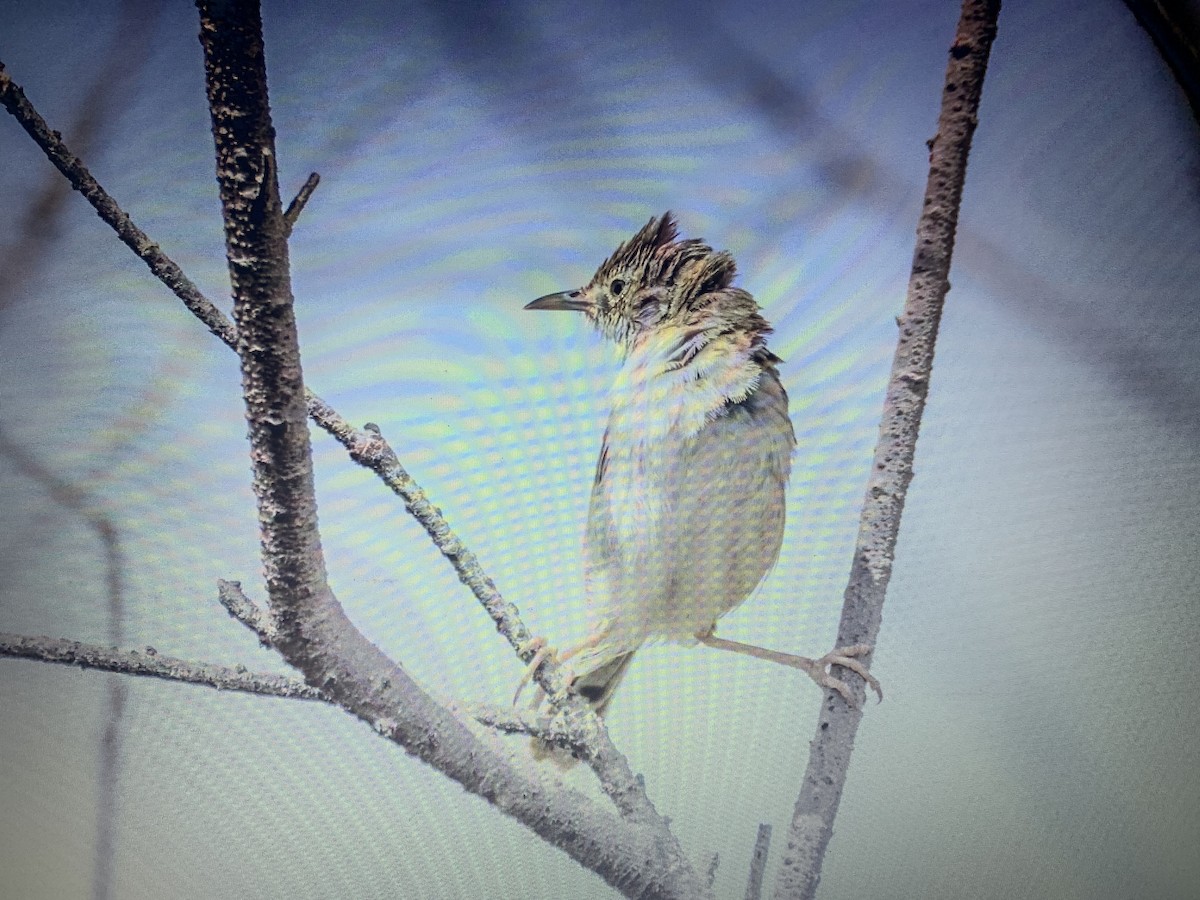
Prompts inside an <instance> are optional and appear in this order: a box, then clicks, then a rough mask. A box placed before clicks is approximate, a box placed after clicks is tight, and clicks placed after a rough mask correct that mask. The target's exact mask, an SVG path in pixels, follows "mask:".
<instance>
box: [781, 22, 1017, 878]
mask: <svg viewBox="0 0 1200 900" xmlns="http://www.w3.org/2000/svg"><path fill="white" fill-rule="evenodd" d="M999 13H1000V3H999V0H964V2H963V7H962V16H961V18H960V20H959V23H958V31H957V34H956V36H955V40H954V44H953V46H952V47H951V48H950V61H949V65H948V66H947V69H946V83H945V88H944V90H943V93H942V106H941V113H940V115H939V117H938V130H937V134H936V135H935V136H934V138H933V140H932V141H930V144H929V151H930V152H929V179H928V182H927V184H926V187H925V204H924V210H923V212H922V214H921V218H920V220H919V221H918V223H917V246H916V251H915V253H914V254H913V265H912V276H911V278H910V280H909V284H908V297H907V300H906V301H905V306H904V313H903V315H902V316H901V317H900V318H899V319H898V320H897V323H898V324H899V326H900V340H899V343H898V344H897V347H896V354H895V357H894V359H893V361H892V371H891V375H890V377H889V379H888V386H887V394H886V397H885V400H884V409H883V419H882V421H881V423H880V426H879V441H878V443H877V444H876V447H875V458H874V463H873V466H872V473H871V477H870V479H869V481H868V484H867V493H866V499H865V500H864V502H863V509H862V516H861V520H860V525H859V532H858V541H857V544H856V546H855V548H854V561H853V564H852V567H851V571H850V583H849V585H848V587H847V588H846V595H845V603H844V605H843V607H842V619H841V623H840V625H839V627H838V640H837V643H838V646H846V645H850V644H870V645H872V646H874V644H875V640H876V637H877V636H878V634H879V625H880V621H881V618H882V612H883V601H884V596H885V594H886V591H887V585H888V580H889V579H890V577H891V572H892V559H893V556H894V553H895V549H896V538H897V535H898V534H899V529H900V515H901V513H902V511H903V509H904V497H905V494H906V492H907V490H908V485H909V482H910V481H911V480H912V474H913V469H912V463H913V456H914V453H915V451H916V444H917V432H918V429H919V427H920V423H921V413H922V412H923V410H924V408H925V398H926V395H927V394H928V392H929V380H930V375H931V373H932V370H933V351H934V343H935V341H936V339H937V331H938V324H939V323H940V321H941V314H942V305H943V302H944V300H945V297H946V293H947V291H949V289H950V282H949V275H950V258H951V254H952V251H953V249H954V232H955V228H956V227H957V224H958V210H959V205H960V203H961V200H962V191H963V183H964V180H965V178H966V168H967V157H968V154H969V152H970V148H971V136H972V134H973V133H974V131H975V125H976V123H977V122H978V113H979V100H980V97H981V95H982V92H983V78H984V74H985V72H986V71H987V61H988V55H989V53H990V52H991V47H992V41H993V40H994V39H995V36H996V22H997V19H998V17H999ZM836 668H837V669H838V673H839V674H838V676H837V677H839V678H841V679H842V680H844V681H846V682H847V683H848V684H849V685H850V687H851V690H852V691H853V692H854V696H855V698H856V699H857V701H858V706H857V707H855V706H854V705H852V704H848V703H846V701H845V700H844V699H842V697H840V696H839V695H838V694H836V693H835V692H834V691H832V690H827V691H826V692H825V696H824V698H823V699H822V704H821V715H820V718H819V721H818V724H817V730H816V736H815V737H814V738H813V741H812V743H811V745H810V754H809V759H808V768H807V770H806V772H805V774H804V781H803V783H802V785H801V789H800V796H799V798H798V799H797V800H796V807H795V811H794V812H793V815H792V821H791V827H790V828H789V830H788V841H787V850H786V851H785V853H784V858H783V865H782V868H781V869H780V871H779V875H778V878H777V880H776V883H775V893H774V896H775V898H776V900H784V898H789V900H790V898H806V900H807V898H811V897H813V896H815V894H816V889H817V884H818V883H819V881H820V877H821V862H822V860H823V858H824V855H825V848H826V847H827V846H828V845H829V839H830V836H831V835H832V832H833V820H834V817H835V816H836V815H837V809H838V804H839V802H840V801H841V796H842V788H843V786H844V785H845V782H846V773H847V770H848V768H849V765H850V751H851V748H852V747H853V744H854V736H855V734H856V733H857V731H858V725H859V722H860V721H861V719H862V709H861V707H862V701H863V699H864V694H865V690H864V684H863V680H862V679H861V678H860V677H859V676H857V675H855V674H853V673H851V672H850V671H848V670H846V669H844V668H841V667H836Z"/></svg>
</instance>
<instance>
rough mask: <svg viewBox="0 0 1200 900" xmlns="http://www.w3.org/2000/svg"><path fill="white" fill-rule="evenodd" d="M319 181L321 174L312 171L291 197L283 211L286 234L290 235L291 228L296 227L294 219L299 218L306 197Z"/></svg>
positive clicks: (311, 192)
mask: <svg viewBox="0 0 1200 900" xmlns="http://www.w3.org/2000/svg"><path fill="white" fill-rule="evenodd" d="M320 183H321V176H320V175H318V174H317V173H316V172H313V173H312V174H311V175H309V176H308V178H307V179H306V180H305V182H304V184H303V185H302V186H301V188H300V190H299V192H298V193H297V194H296V196H295V197H293V198H292V202H291V203H289V204H288V208H287V210H285V211H284V214H283V221H284V224H285V225H287V236H288V237H291V236H292V229H293V228H295V227H296V220H297V219H298V218H300V213H302V212H304V207H305V206H307V205H308V198H309V197H311V196H312V195H313V191H315V190H316V189H317V185H318V184H320Z"/></svg>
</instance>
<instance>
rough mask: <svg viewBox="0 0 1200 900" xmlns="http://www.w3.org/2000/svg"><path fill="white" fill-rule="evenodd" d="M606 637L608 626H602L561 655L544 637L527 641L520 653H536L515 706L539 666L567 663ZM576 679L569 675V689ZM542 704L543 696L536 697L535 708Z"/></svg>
mask: <svg viewBox="0 0 1200 900" xmlns="http://www.w3.org/2000/svg"><path fill="white" fill-rule="evenodd" d="M606 637H608V628H607V626H606V625H602V626H601V627H600V628H598V629H596V630H595V631H593V632H592V633H591V634H589V635H588V636H587V637H586V638H584V639H583V640H582V641H580V642H579V643H578V644H576V645H575V646H574V647H571V648H569V649H567V650H564V651H563V652H562V653H559V652H558V651H557V650H555V649H554V648H553V647H550V646H548V645H547V644H546V639H545V638H544V637H535V638H532V639H531V640H529V641H526V642H525V643H524V644H522V645H521V647H520V648H519V650H520V652H522V653H524V652H526V651H529V650H534V651H536V652H535V653H534V654H533V659H531V660H530V661H529V665H527V666H526V667H525V674H524V675H522V676H521V681H520V682H519V683H518V684H517V692H516V693H515V694H513V706H516V705H517V701H518V700H519V699H521V692H522V691H524V690H525V685H527V684H529V682H530V680H531V679H532V678H533V675H534V673H535V672H537V670H538V666H540V665H541V664H542V663H544V662H545V661H546V660H547V659H553V660H554V661H555V662H557V663H559V664H562V663H565V662H566V661H567V660H568V659H570V658H571V657H572V656H575V655H576V654H578V653H581V652H582V651H584V650H590V649H591V648H593V647H595V646H597V645H599V644H600V642H601V641H603V640H604V639H605V638H606ZM575 677H576V676H575V673H574V672H568V673H567V686H568V687H569V686H570V685H571V684H573V683H574V681H575ZM541 702H542V698H541V696H538V697H535V698H534V703H533V706H534V707H535V708H536V707H538V706H540V705H541Z"/></svg>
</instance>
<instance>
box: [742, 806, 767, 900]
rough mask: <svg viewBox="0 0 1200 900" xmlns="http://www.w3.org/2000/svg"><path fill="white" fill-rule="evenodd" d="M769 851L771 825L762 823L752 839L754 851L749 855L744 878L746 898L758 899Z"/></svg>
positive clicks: (747, 899) (749, 899)
mask: <svg viewBox="0 0 1200 900" xmlns="http://www.w3.org/2000/svg"><path fill="white" fill-rule="evenodd" d="M770 851H771V826H770V825H769V824H766V823H763V824H761V825H759V826H758V836H757V837H756V838H755V839H754V853H753V855H752V856H751V857H750V875H749V877H748V878H747V879H746V900H760V898H761V897H762V889H763V875H764V874H765V873H766V871H767V856H768V854H769V853H770Z"/></svg>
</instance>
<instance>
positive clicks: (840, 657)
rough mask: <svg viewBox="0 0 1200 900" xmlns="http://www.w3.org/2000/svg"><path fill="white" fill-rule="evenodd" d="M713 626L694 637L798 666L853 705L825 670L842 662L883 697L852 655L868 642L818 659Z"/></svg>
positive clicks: (843, 685) (868, 647) (864, 649)
mask: <svg viewBox="0 0 1200 900" xmlns="http://www.w3.org/2000/svg"><path fill="white" fill-rule="evenodd" d="M714 630H715V629H714V628H710V629H709V630H708V631H702V632H700V633H699V634H697V635H696V640H698V641H699V642H700V643H702V644H704V645H705V646H706V647H715V648H716V649H718V650H731V651H733V652H734V653H744V654H745V655H746V656H753V657H755V658H756V659H766V660H770V661H771V662H776V663H779V664H780V665H784V666H791V667H792V668H793V669H800V670H802V671H804V672H807V673H808V677H809V678H811V679H812V680H813V681H815V682H816V683H817V684H819V685H820V686H821V687H826V688H833V689H834V690H835V691H837V692H838V693H839V694H841V695H842V697H843V699H845V701H846V702H847V703H848V704H850V705H851V706H856V705H857V704H856V703H855V702H854V699H853V697H852V696H851V695H850V688H849V686H848V685H847V684H846V682H844V681H842V680H841V679H839V678H834V677H833V676H832V675H831V674H829V672H828V671H826V669H827V667H828V666H831V665H832V666H845V667H846V668H847V669H849V670H850V671H851V672H855V673H857V674H858V675H859V676H861V677H862V680H863V681H865V682H866V683H867V684H868V685H870V686H871V690H873V691H874V692H875V693H876V694H878V695H879V699H880V701H881V702H882V700H883V688H882V687H880V685H879V681H878V679H876V678H875V676H874V675H872V674H871V673H870V672H869V671H867V667H866V666H864V665H863V664H862V663H860V662H859V661H858V660H857V659H855V657H857V656H865V655H866V654H868V653H870V652H871V649H872V648H871V645H870V644H854V645H852V646H850V647H835V648H834V649H833V650H831V651H830V652H829V653H826V654H825V655H824V656H822V657H821V658H820V659H809V658H808V657H807V656H796V655H795V654H792V653H780V652H779V651H778V650H767V649H765V648H763V647H758V646H755V645H754V644H743V643H742V642H741V641H730V640H726V639H725V638H719V637H717V636H716V635H715V634H714V633H713V631H714Z"/></svg>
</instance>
